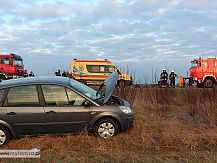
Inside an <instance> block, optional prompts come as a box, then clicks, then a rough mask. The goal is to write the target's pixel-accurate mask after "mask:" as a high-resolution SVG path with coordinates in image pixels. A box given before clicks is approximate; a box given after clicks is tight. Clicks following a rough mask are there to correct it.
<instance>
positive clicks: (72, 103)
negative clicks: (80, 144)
mask: <svg viewBox="0 0 217 163" xmlns="http://www.w3.org/2000/svg"><path fill="white" fill-rule="evenodd" d="M117 80H118V73H117V72H114V73H113V74H111V75H110V76H109V78H108V79H107V80H106V81H105V83H104V84H105V87H106V89H105V90H106V91H105V93H102V92H101V88H102V86H101V87H100V89H99V90H98V91H95V90H94V89H92V88H90V87H88V86H86V85H83V84H81V83H79V82H77V81H75V80H72V79H69V78H66V77H34V78H20V79H12V80H7V81H3V82H1V83H0V105H1V112H0V145H3V144H6V143H7V142H9V141H10V139H11V138H14V137H15V138H16V137H20V136H22V135H41V134H64V133H79V132H81V131H88V132H89V133H93V134H94V135H96V136H99V137H102V138H108V137H112V136H114V135H116V134H117V133H119V132H120V131H124V130H126V129H128V128H130V127H131V126H132V124H133V119H134V113H133V111H132V109H131V108H130V105H129V103H128V102H127V101H125V100H123V99H120V98H119V97H116V96H111V94H112V91H113V89H114V87H115V85H116V83H117Z"/></svg>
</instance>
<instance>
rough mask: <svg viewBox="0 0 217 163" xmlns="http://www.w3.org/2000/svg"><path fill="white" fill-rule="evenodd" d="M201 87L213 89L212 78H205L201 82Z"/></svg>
mask: <svg viewBox="0 0 217 163" xmlns="http://www.w3.org/2000/svg"><path fill="white" fill-rule="evenodd" d="M203 86H204V87H205V88H213V86H214V80H213V79H212V78H206V79H205V80H204V82H203Z"/></svg>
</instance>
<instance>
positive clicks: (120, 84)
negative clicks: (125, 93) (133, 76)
mask: <svg viewBox="0 0 217 163" xmlns="http://www.w3.org/2000/svg"><path fill="white" fill-rule="evenodd" d="M126 85H127V84H126V81H124V80H119V81H118V86H119V87H121V88H124V87H126Z"/></svg>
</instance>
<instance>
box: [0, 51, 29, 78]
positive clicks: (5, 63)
mask: <svg viewBox="0 0 217 163" xmlns="http://www.w3.org/2000/svg"><path fill="white" fill-rule="evenodd" d="M24 71H25V70H24V66H23V59H22V57H21V56H19V55H16V54H0V79H1V80H6V79H13V78H18V77H23V75H24Z"/></svg>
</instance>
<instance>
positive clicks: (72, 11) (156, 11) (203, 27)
mask: <svg viewBox="0 0 217 163" xmlns="http://www.w3.org/2000/svg"><path fill="white" fill-rule="evenodd" d="M0 22H1V23H0V53H10V52H11V53H16V54H18V55H21V56H22V57H23V58H24V64H25V67H26V68H27V69H28V70H33V71H34V72H35V73H36V74H37V75H51V74H53V73H54V71H55V70H56V69H58V68H61V69H66V70H67V69H69V65H70V63H71V60H72V59H73V58H77V59H104V58H107V59H110V60H112V61H113V62H115V63H117V64H118V65H119V67H122V68H124V69H126V65H128V67H130V70H131V72H133V73H134V74H136V78H137V80H141V81H144V80H146V79H147V80H151V78H152V72H155V71H157V73H158V74H159V73H160V71H161V69H162V68H167V69H168V70H172V69H175V70H176V72H177V73H178V74H181V75H183V76H186V71H187V70H188V68H189V66H190V61H191V59H193V58H195V57H199V56H202V55H203V57H208V56H212V57H215V56H216V54H217V48H216V45H217V44H216V42H217V1H216V0H144V1H142V0H92V1H91V0H62V1H60V0H59V1H53V0H38V1H37V0H34V1H30V0H0ZM203 51H204V54H203Z"/></svg>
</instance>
